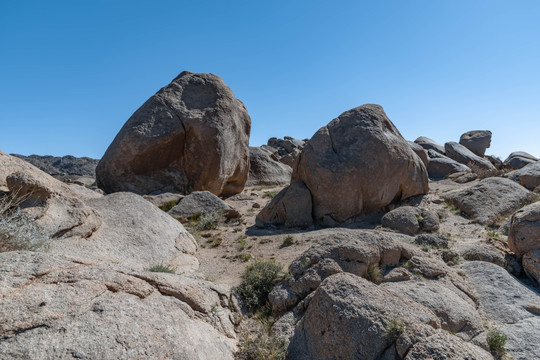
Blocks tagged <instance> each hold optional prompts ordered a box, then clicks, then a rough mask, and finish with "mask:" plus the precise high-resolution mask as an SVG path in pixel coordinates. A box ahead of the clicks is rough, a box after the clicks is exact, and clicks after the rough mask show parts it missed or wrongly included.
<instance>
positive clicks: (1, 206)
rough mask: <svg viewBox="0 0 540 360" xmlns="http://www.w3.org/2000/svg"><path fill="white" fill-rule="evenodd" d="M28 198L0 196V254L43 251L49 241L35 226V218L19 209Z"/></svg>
mask: <svg viewBox="0 0 540 360" xmlns="http://www.w3.org/2000/svg"><path fill="white" fill-rule="evenodd" d="M29 196H30V194H28V195H26V196H17V194H11V193H7V194H3V195H0V252H7V251H16V250H30V251H38V250H43V249H46V248H47V245H48V244H49V242H50V241H51V238H50V237H49V236H47V235H46V234H44V233H43V230H42V229H40V228H39V227H38V226H37V225H36V224H35V218H34V217H33V216H31V215H28V214H26V213H24V212H23V211H22V210H21V209H20V208H19V205H21V204H22V203H23V202H25V201H26V200H27V199H28V198H29Z"/></svg>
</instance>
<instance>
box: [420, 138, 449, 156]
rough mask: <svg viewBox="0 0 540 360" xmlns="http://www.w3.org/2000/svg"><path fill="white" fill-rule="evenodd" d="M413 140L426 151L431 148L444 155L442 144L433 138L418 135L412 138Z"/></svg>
mask: <svg viewBox="0 0 540 360" xmlns="http://www.w3.org/2000/svg"><path fill="white" fill-rule="evenodd" d="M414 142H415V143H417V144H418V145H420V146H421V147H423V148H424V149H425V150H426V151H429V150H433V151H435V152H437V153H439V154H442V155H444V151H445V150H444V146H442V145H441V144H439V143H437V142H436V141H434V140H431V139H430V138H427V137H425V136H420V137H419V138H418V139H416V140H414Z"/></svg>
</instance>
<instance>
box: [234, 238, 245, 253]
mask: <svg viewBox="0 0 540 360" xmlns="http://www.w3.org/2000/svg"><path fill="white" fill-rule="evenodd" d="M236 241H238V251H244V249H245V248H246V244H247V235H240V236H239V237H238V238H237V239H236Z"/></svg>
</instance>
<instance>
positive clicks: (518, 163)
mask: <svg viewBox="0 0 540 360" xmlns="http://www.w3.org/2000/svg"><path fill="white" fill-rule="evenodd" d="M537 161H538V159H537V158H536V157H535V156H533V155H531V154H529V153H527V152H525V151H514V152H513V153H511V154H510V155H508V157H507V158H506V160H504V165H505V166H506V167H508V168H510V169H515V170H517V169H521V168H522V167H524V166H526V165H529V164H532V163H534V162H537Z"/></svg>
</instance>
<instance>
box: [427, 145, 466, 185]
mask: <svg viewBox="0 0 540 360" xmlns="http://www.w3.org/2000/svg"><path fill="white" fill-rule="evenodd" d="M431 151H433V150H430V153H429V154H430V158H429V163H428V166H427V170H428V174H429V177H430V178H432V179H443V178H445V177H447V176H448V175H451V174H454V173H463V172H471V169H470V168H469V167H468V166H467V165H463V164H461V163H458V162H457V161H455V160H452V159H450V158H449V157H446V156H444V155H443V156H439V157H432V156H431V155H433V153H434V152H433V153H432V152H431Z"/></svg>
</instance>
